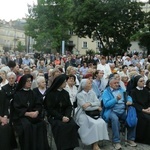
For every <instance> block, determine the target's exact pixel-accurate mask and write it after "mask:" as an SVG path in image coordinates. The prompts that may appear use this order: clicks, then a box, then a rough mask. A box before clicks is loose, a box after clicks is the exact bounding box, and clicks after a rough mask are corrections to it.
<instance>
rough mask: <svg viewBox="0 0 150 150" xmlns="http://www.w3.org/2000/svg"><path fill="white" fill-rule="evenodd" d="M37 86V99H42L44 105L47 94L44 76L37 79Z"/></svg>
mask: <svg viewBox="0 0 150 150" xmlns="http://www.w3.org/2000/svg"><path fill="white" fill-rule="evenodd" d="M37 84H38V87H37V88H34V89H33V91H34V92H35V93H36V95H37V97H38V98H40V100H41V102H42V103H43V101H44V98H45V93H46V81H45V78H44V77H42V76H39V77H37Z"/></svg>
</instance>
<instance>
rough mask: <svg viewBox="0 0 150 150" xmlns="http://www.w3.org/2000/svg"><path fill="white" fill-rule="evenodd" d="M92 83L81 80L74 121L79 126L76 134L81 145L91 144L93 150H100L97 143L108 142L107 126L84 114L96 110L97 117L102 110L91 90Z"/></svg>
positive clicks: (103, 122)
mask: <svg viewBox="0 0 150 150" xmlns="http://www.w3.org/2000/svg"><path fill="white" fill-rule="evenodd" d="M91 88H92V83H91V81H90V80H89V79H82V80H81V83H80V86H79V89H78V94H77V104H78V107H77V112H76V114H75V121H76V123H77V124H78V125H79V127H80V128H79V130H78V133H79V135H80V138H81V141H82V143H84V144H86V145H91V144H92V149H93V150H100V148H99V146H98V142H99V141H100V140H109V137H108V132H107V125H106V123H105V121H104V120H103V119H101V118H97V119H94V118H92V117H90V116H88V115H87V114H86V111H92V110H98V112H99V114H98V115H99V116H100V111H101V110H102V108H101V106H100V101H99V100H98V98H97V97H96V94H95V93H94V92H93V91H92V90H91Z"/></svg>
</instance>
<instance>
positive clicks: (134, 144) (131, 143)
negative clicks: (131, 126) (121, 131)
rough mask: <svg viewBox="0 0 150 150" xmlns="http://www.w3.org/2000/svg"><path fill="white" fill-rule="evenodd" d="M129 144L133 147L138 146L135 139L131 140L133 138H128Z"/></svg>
mask: <svg viewBox="0 0 150 150" xmlns="http://www.w3.org/2000/svg"><path fill="white" fill-rule="evenodd" d="M127 144H128V145H129V146H131V147H136V146H137V144H136V143H135V142H134V141H131V140H127Z"/></svg>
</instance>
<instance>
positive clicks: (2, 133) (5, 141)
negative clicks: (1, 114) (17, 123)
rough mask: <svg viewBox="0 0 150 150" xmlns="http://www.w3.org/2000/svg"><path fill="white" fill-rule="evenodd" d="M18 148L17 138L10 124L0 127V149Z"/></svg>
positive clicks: (10, 149)
mask: <svg viewBox="0 0 150 150" xmlns="http://www.w3.org/2000/svg"><path fill="white" fill-rule="evenodd" d="M14 148H17V142H16V138H15V135H14V132H13V128H12V126H11V125H10V124H7V125H4V126H2V125H0V149H2V150H12V149H14Z"/></svg>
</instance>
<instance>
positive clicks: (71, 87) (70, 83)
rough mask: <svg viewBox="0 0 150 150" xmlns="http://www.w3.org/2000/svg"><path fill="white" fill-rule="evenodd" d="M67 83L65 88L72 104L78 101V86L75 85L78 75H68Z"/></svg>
mask: <svg viewBox="0 0 150 150" xmlns="http://www.w3.org/2000/svg"><path fill="white" fill-rule="evenodd" d="M66 80H67V84H66V87H65V88H64V89H65V90H66V91H67V92H68V93H69V96H70V101H71V104H72V105H73V104H74V103H75V101H76V95H77V87H76V86H75V81H76V77H75V76H74V75H68V76H67V78H66Z"/></svg>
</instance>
